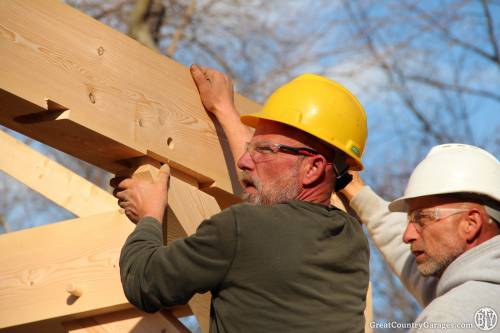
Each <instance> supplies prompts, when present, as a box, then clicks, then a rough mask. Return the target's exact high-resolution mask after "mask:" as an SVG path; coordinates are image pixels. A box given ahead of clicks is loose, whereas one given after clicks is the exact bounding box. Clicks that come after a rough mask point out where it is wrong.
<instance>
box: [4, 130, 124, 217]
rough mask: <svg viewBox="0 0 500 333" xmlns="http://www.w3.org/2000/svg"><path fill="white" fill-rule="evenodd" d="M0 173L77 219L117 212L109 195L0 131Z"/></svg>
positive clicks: (116, 207) (114, 201)
mask: <svg viewBox="0 0 500 333" xmlns="http://www.w3.org/2000/svg"><path fill="white" fill-rule="evenodd" d="M0 151H1V152H2V153H1V154H0V171H4V172H5V173H7V174H8V175H10V176H11V177H13V178H15V179H17V180H18V181H20V182H22V183H23V184H25V185H26V186H28V187H29V188H31V189H32V190H35V191H37V192H38V193H40V194H42V195H43V196H45V197H46V198H47V199H49V200H51V201H53V202H54V203H56V204H58V205H59V206H61V207H62V208H65V209H67V210H68V211H69V212H71V213H73V214H75V215H76V216H79V217H84V216H91V215H95V214H99V213H105V212H110V211H113V210H118V208H119V207H118V205H117V204H116V200H115V199H114V198H113V196H112V195H111V194H109V193H108V192H106V191H104V190H103V189H101V188H99V187H98V186H96V185H94V184H92V183H91V182H89V181H88V180H86V179H85V178H83V177H80V176H79V175H77V174H75V173H74V172H73V171H71V170H69V169H67V168H65V167H64V166H62V165H60V164H59V163H57V162H54V161H53V160H51V159H50V158H48V157H46V156H44V155H42V154H40V153H39V152H37V151H36V150H34V149H33V148H30V147H29V146H27V145H26V144H24V143H23V142H21V141H19V140H17V139H15V138H14V137H12V136H10V135H9V134H7V133H5V132H4V131H2V130H0Z"/></svg>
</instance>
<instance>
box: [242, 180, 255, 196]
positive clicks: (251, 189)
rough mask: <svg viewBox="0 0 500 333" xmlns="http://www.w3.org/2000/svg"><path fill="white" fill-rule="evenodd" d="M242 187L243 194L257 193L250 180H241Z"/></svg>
mask: <svg viewBox="0 0 500 333" xmlns="http://www.w3.org/2000/svg"><path fill="white" fill-rule="evenodd" d="M242 183H243V187H244V190H245V192H247V193H252V192H257V188H256V187H255V184H254V182H253V181H252V180H250V179H242Z"/></svg>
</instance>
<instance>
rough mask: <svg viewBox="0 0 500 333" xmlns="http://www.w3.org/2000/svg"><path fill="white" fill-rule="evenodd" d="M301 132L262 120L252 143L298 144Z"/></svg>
mask: <svg viewBox="0 0 500 333" xmlns="http://www.w3.org/2000/svg"><path fill="white" fill-rule="evenodd" d="M299 133H300V130H298V129H295V128H292V127H290V126H287V125H283V124H280V123H278V122H275V121H271V120H263V119H261V120H260V121H259V123H258V124H257V126H256V127H255V132H254V135H253V138H252V141H269V142H276V143H285V144H286V143H297V142H299V141H298V140H297V139H296V138H297V137H298V136H299Z"/></svg>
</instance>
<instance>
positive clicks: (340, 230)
mask: <svg viewBox="0 0 500 333" xmlns="http://www.w3.org/2000/svg"><path fill="white" fill-rule="evenodd" d="M368 260H369V248H368V243H367V240H366V238H365V236H364V234H363V231H362V228H361V226H360V224H359V223H358V222H357V221H356V220H355V219H354V218H352V217H350V216H349V215H347V214H345V213H344V212H342V211H340V210H338V209H336V208H332V207H326V206H323V205H319V204H314V203H309V202H304V201H289V202H286V203H282V204H277V205H274V206H255V205H249V204H240V205H235V206H232V207H230V208H228V209H226V210H224V211H222V212H221V213H219V214H217V215H214V216H213V217H212V218H210V219H208V220H205V221H203V222H202V223H201V224H200V226H199V227H198V230H197V231H196V233H195V234H194V235H192V236H190V237H187V238H182V239H177V240H175V241H173V242H172V243H171V244H169V245H168V246H163V240H162V232H161V226H160V224H159V223H158V221H156V220H155V219H153V218H150V217H146V218H144V219H142V220H141V221H140V222H139V223H138V224H137V227H136V229H135V231H134V232H133V233H132V234H131V235H130V236H129V238H128V239H127V241H126V243H125V245H124V247H123V249H122V253H121V256H120V272H121V279H122V283H123V288H124V291H125V295H126V296H127V298H128V299H129V301H130V302H131V303H132V304H134V305H136V306H137V307H138V308H140V309H142V310H144V311H147V312H155V311H157V310H159V309H161V308H162V307H167V306H172V305H175V304H185V303H187V302H188V300H189V299H190V298H191V297H192V296H193V294H194V293H197V292H199V293H203V292H207V291H210V292H211V293H212V297H213V298H212V311H211V332H251V333H257V332H280V333H288V332H314V333H318V332H343V333H344V332H349V333H352V332H363V331H364V316H363V310H364V308H365V295H366V290H367V287H368Z"/></svg>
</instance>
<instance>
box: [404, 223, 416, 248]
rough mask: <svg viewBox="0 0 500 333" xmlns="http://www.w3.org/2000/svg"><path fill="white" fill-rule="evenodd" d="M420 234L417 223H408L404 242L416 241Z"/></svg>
mask: <svg viewBox="0 0 500 333" xmlns="http://www.w3.org/2000/svg"><path fill="white" fill-rule="evenodd" d="M418 236H419V233H418V231H417V228H416V227H415V224H413V223H408V225H407V226H406V230H405V232H404V233H403V242H405V243H406V244H410V243H411V242H413V241H415V240H416V239H417V238H418Z"/></svg>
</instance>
